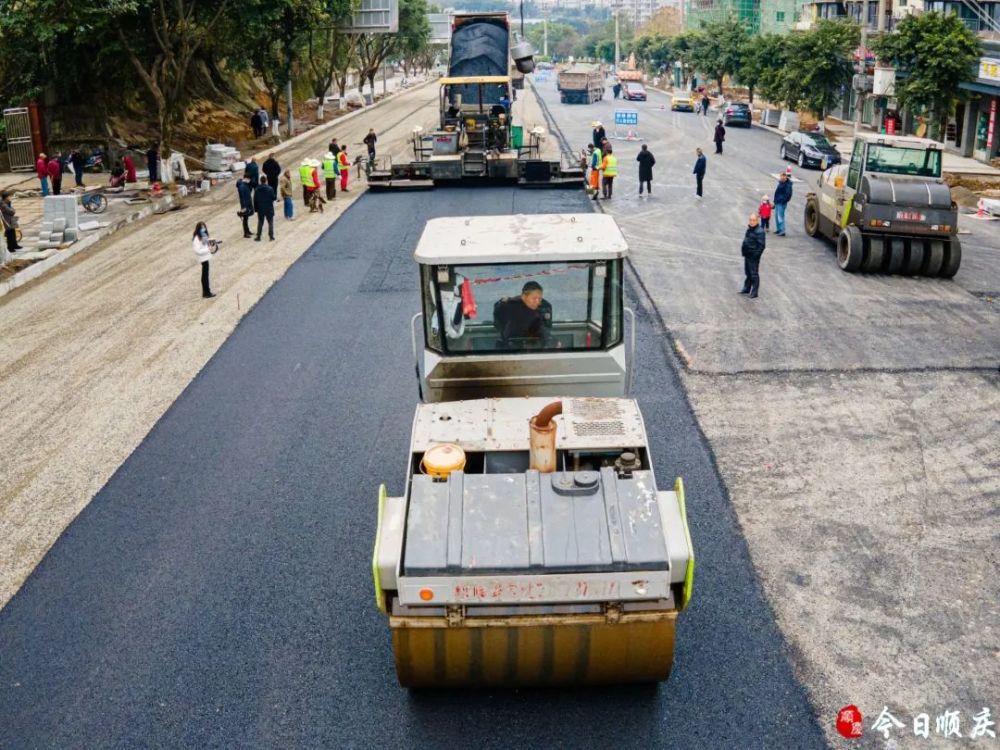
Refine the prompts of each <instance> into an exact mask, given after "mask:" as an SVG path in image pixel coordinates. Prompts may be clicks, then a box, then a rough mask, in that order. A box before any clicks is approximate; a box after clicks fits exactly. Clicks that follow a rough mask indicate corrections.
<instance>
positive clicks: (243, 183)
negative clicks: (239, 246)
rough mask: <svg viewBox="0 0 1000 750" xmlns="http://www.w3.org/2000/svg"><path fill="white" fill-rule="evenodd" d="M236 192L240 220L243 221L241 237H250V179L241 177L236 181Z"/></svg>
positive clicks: (251, 192)
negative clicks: (238, 200) (238, 201)
mask: <svg viewBox="0 0 1000 750" xmlns="http://www.w3.org/2000/svg"><path fill="white" fill-rule="evenodd" d="M236 192H237V193H238V194H239V196H240V211H239V215H240V218H241V219H243V236H244V237H251V236H252V235H251V234H250V217H251V216H253V190H252V189H251V187H250V178H249V177H246V176H243V177H242V178H241V179H239V180H237V181H236Z"/></svg>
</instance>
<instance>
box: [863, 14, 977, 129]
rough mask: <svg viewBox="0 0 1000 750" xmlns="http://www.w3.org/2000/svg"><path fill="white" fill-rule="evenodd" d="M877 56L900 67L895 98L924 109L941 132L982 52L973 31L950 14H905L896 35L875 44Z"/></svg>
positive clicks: (904, 103) (905, 103)
mask: <svg viewBox="0 0 1000 750" xmlns="http://www.w3.org/2000/svg"><path fill="white" fill-rule="evenodd" d="M872 48H873V49H874V51H875V54H876V55H877V56H878V57H879V58H880V59H882V60H886V61H888V62H891V63H892V64H893V65H895V66H896V68H897V69H898V71H899V72H898V73H897V77H896V98H897V99H899V103H900V104H901V105H902V106H904V107H907V108H909V109H916V108H920V107H926V108H927V109H929V110H930V111H931V112H932V113H933V114H934V121H935V122H936V123H937V126H938V127H937V132H938V133H943V132H944V128H945V125H946V124H947V121H948V117H949V116H950V115H951V113H952V111H953V109H954V106H955V102H956V101H957V99H958V96H959V92H960V89H959V88H958V85H959V84H960V83H962V82H963V81H967V80H969V79H970V78H972V77H973V75H974V74H973V67H974V66H975V64H976V62H977V60H978V59H979V56H980V55H981V54H982V45H981V44H980V42H979V40H978V39H977V38H976V36H975V34H973V33H972V31H970V30H969V28H968V27H967V26H966V25H965V24H964V23H963V22H962V20H961V19H960V18H959V17H958V16H957V15H955V14H952V13H947V14H945V13H938V12H930V13H923V14H921V15H912V16H906V18H904V19H903V20H902V21H901V22H900V24H899V27H898V28H897V30H896V32H895V33H892V34H886V35H884V36H882V37H880V38H879V39H877V40H876V41H875V43H874V44H873V45H872Z"/></svg>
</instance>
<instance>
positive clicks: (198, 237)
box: [191, 221, 219, 299]
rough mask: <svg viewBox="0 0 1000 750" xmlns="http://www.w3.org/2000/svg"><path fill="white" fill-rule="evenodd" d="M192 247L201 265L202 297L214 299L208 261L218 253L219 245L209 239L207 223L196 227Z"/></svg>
mask: <svg viewBox="0 0 1000 750" xmlns="http://www.w3.org/2000/svg"><path fill="white" fill-rule="evenodd" d="M191 247H192V249H193V250H194V254H195V256H197V258H198V262H199V263H201V296H202V297H205V298H206V299H208V298H209V297H214V296H215V294H214V293H213V292H212V287H211V285H210V284H209V283H208V261H209V260H210V259H211V257H212V256H213V255H214V254H215V253H216V252H217V251H218V249H219V243H218V242H217V241H216V240H210V239H209V238H208V227H207V226H206V225H205V222H203V221H199V222H198V224H197V225H196V226H195V228H194V235H192V237H191Z"/></svg>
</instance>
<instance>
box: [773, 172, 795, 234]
mask: <svg viewBox="0 0 1000 750" xmlns="http://www.w3.org/2000/svg"><path fill="white" fill-rule="evenodd" d="M791 199H792V181H791V180H789V179H788V175H787V174H782V175H781V176H780V177H779V178H778V187H776V188H775V190H774V223H775V232H774V233H775V234H776V235H778V236H780V237H784V236H785V208H786V207H787V206H788V202H789V201H790V200H791Z"/></svg>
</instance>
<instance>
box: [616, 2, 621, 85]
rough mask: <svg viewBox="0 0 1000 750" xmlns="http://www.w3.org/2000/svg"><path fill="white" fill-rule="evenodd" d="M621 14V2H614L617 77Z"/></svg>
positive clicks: (619, 54) (619, 55) (619, 57)
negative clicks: (619, 19) (619, 18)
mask: <svg viewBox="0 0 1000 750" xmlns="http://www.w3.org/2000/svg"><path fill="white" fill-rule="evenodd" d="M621 13H622V4H621V0H615V7H614V14H615V75H618V63H619V62H620V61H621V59H622V56H621V34H620V32H619V29H618V17H619V16H620V15H621Z"/></svg>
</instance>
